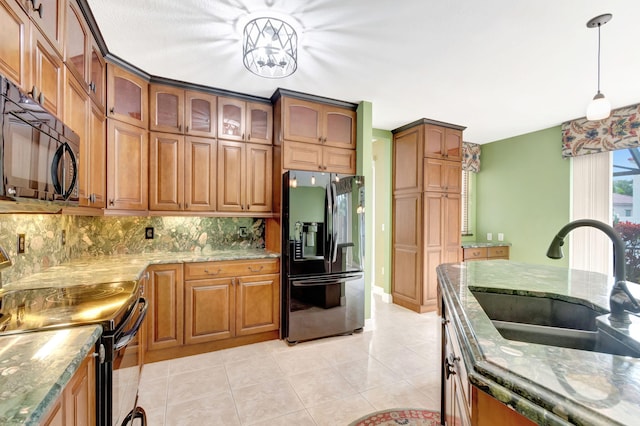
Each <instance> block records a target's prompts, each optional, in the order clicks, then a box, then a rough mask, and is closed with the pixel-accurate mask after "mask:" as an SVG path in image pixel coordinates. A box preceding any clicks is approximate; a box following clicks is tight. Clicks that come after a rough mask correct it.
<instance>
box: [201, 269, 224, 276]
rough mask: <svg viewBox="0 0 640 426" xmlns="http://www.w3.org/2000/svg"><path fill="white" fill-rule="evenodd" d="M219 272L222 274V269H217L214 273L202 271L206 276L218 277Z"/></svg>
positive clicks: (206, 270)
mask: <svg viewBox="0 0 640 426" xmlns="http://www.w3.org/2000/svg"><path fill="white" fill-rule="evenodd" d="M220 272H222V269H220V268H218V270H217V271H216V272H211V271H209V270H208V269H205V270H204V273H205V274H207V275H218V274H219V273H220Z"/></svg>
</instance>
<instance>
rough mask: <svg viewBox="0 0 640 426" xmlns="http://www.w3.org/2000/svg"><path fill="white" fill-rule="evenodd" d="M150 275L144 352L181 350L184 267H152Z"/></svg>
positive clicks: (168, 265)
mask: <svg viewBox="0 0 640 426" xmlns="http://www.w3.org/2000/svg"><path fill="white" fill-rule="evenodd" d="M147 272H149V282H148V285H147V288H148V290H147V295H148V296H147V298H148V302H149V308H148V313H147V320H146V321H147V345H146V348H145V352H149V351H157V350H162V349H170V348H175V347H179V346H181V345H182V344H183V310H184V303H183V301H184V299H183V285H184V282H183V278H182V277H183V274H182V264H167V265H153V266H149V268H147Z"/></svg>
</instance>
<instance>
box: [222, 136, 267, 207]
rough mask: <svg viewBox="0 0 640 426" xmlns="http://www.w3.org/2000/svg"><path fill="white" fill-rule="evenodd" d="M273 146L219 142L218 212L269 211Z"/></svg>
mask: <svg viewBox="0 0 640 426" xmlns="http://www.w3.org/2000/svg"><path fill="white" fill-rule="evenodd" d="M272 163H273V148H272V147H270V146H264V145H260V144H252V143H242V142H233V141H224V140H219V141H218V179H217V182H218V188H217V193H218V211H221V212H237V213H241V212H242V213H245V212H260V213H268V212H271V207H272V184H273V183H272V173H273V166H272Z"/></svg>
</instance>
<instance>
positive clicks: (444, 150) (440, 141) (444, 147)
mask: <svg viewBox="0 0 640 426" xmlns="http://www.w3.org/2000/svg"><path fill="white" fill-rule="evenodd" d="M424 127H425V129H424V138H425V143H424V156H425V157H430V158H444V159H447V160H455V161H461V160H462V130H460V129H452V128H449V127H442V126H439V125H433V124H426V125H425V126H424Z"/></svg>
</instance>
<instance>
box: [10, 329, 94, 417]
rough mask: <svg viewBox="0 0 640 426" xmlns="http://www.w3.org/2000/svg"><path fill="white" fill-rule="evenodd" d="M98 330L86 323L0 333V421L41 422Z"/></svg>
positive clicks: (86, 351) (92, 342)
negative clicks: (78, 325)
mask: <svg viewBox="0 0 640 426" xmlns="http://www.w3.org/2000/svg"><path fill="white" fill-rule="evenodd" d="M101 333H102V327H100V326H85V327H73V328H68V329H62V330H55V331H42V332H35V333H25V334H16V335H9V336H0V424H2V425H7V426H8V425H37V424H40V422H41V421H42V420H43V416H44V415H46V414H47V413H48V411H49V409H50V408H51V404H53V403H54V402H55V401H56V399H57V398H58V397H59V396H60V394H61V393H62V390H63V389H64V388H65V386H66V385H67V383H68V382H69V380H71V377H73V375H74V373H75V372H76V370H77V369H78V367H79V366H80V364H81V363H82V361H83V360H84V359H85V357H86V356H87V355H88V354H89V353H91V352H93V350H94V345H95V343H96V341H97V340H98V339H99V338H100V335H101ZM52 342H54V344H52Z"/></svg>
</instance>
